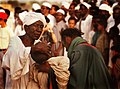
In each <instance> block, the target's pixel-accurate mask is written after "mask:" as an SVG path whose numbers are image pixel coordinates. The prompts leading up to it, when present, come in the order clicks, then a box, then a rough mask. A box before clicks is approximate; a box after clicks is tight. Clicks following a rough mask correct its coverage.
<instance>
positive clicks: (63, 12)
mask: <svg viewBox="0 0 120 89" xmlns="http://www.w3.org/2000/svg"><path fill="white" fill-rule="evenodd" d="M57 12H59V13H62V14H63V15H65V11H64V10H62V9H59V10H57Z"/></svg>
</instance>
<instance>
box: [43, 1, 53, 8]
mask: <svg viewBox="0 0 120 89" xmlns="http://www.w3.org/2000/svg"><path fill="white" fill-rule="evenodd" d="M42 5H43V6H46V7H48V8H51V7H52V5H51V4H50V3H48V2H44V3H43V4H42Z"/></svg>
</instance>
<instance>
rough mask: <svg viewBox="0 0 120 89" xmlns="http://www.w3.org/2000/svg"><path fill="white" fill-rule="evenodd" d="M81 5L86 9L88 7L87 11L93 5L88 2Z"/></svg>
mask: <svg viewBox="0 0 120 89" xmlns="http://www.w3.org/2000/svg"><path fill="white" fill-rule="evenodd" d="M81 4H82V5H84V6H85V7H87V9H89V8H90V7H91V5H90V4H88V3H86V2H82V3H81Z"/></svg>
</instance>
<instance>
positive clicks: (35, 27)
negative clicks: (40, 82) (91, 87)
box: [20, 21, 50, 72]
mask: <svg viewBox="0 0 120 89" xmlns="http://www.w3.org/2000/svg"><path fill="white" fill-rule="evenodd" d="M43 26H44V25H43V23H42V22H41V21H37V22H35V23H33V24H31V25H29V26H27V25H25V26H24V28H25V31H26V34H25V35H23V36H20V39H21V40H22V42H23V44H24V45H25V47H31V53H32V52H36V51H37V52H41V53H46V54H47V55H50V53H49V51H50V46H49V45H48V44H47V42H38V43H36V44H35V45H34V41H35V40H37V39H38V38H39V36H40V34H41V33H42V30H43ZM38 56H39V55H38ZM49 68H50V66H49V65H48V64H47V67H46V64H45V65H44V64H42V65H40V71H41V72H48V71H49Z"/></svg>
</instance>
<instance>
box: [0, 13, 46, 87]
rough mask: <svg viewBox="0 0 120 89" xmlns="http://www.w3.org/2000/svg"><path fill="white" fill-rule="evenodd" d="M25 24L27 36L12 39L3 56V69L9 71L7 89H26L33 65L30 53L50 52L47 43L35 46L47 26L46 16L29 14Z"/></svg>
mask: <svg viewBox="0 0 120 89" xmlns="http://www.w3.org/2000/svg"><path fill="white" fill-rule="evenodd" d="M23 22H24V28H25V31H26V34H25V35H23V36H22V37H17V36H15V37H12V38H11V39H10V43H9V46H8V50H7V52H6V53H5V55H4V56H3V63H2V67H3V68H5V69H6V71H7V77H6V86H5V89H26V87H27V83H28V79H29V68H30V65H31V64H32V63H33V60H32V59H31V56H30V52H31V51H35V50H38V51H39V50H40V51H42V52H45V51H48V46H47V44H45V43H43V44H41V43H37V44H36V45H33V44H34V41H35V40H37V39H38V38H39V36H40V34H41V33H42V29H43V27H44V26H45V24H46V21H45V18H44V16H43V15H42V14H40V13H39V14H38V13H35V12H29V13H28V14H27V15H26V17H25V19H24V21H23ZM26 40H27V42H26ZM43 46H44V47H43Z"/></svg>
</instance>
